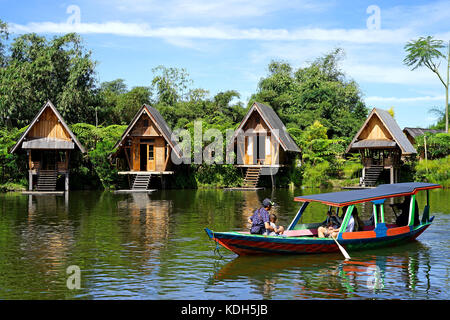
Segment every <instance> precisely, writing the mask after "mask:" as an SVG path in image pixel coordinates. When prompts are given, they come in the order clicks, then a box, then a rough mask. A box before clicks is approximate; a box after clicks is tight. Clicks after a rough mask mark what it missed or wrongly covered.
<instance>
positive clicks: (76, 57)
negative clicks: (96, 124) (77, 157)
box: [0, 32, 98, 127]
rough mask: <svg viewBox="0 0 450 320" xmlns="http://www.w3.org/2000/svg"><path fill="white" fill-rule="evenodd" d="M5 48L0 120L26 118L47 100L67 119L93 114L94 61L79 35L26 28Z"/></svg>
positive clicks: (12, 123)
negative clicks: (55, 34)
mask: <svg viewBox="0 0 450 320" xmlns="http://www.w3.org/2000/svg"><path fill="white" fill-rule="evenodd" d="M0 33H1V32H0ZM8 49H9V50H8V51H9V55H8V56H6V57H3V59H2V60H3V65H4V66H3V67H2V68H0V126H9V127H20V126H24V125H26V124H28V123H29V122H30V121H31V120H32V119H33V117H34V115H35V114H36V112H37V111H38V110H39V109H40V108H41V107H42V105H43V104H44V103H45V102H46V101H47V100H51V101H52V102H53V103H54V104H55V106H56V107H57V108H58V111H60V113H61V115H62V116H63V118H64V119H65V120H66V121H67V122H69V123H74V122H86V121H89V120H91V119H93V117H94V110H95V106H96V105H97V103H98V100H97V99H96V95H95V74H94V67H95V62H94V61H93V60H92V59H91V53H90V52H89V51H86V50H85V49H84V47H83V45H82V41H81V38H80V37H79V36H78V35H76V34H74V33H69V34H66V35H64V36H60V37H54V38H53V39H51V40H47V39H46V38H45V37H41V36H38V35H37V34H34V33H32V34H24V35H21V36H19V37H17V38H15V39H14V40H13V41H12V43H11V45H10V46H9V48H8Z"/></svg>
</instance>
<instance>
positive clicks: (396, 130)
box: [346, 108, 417, 155]
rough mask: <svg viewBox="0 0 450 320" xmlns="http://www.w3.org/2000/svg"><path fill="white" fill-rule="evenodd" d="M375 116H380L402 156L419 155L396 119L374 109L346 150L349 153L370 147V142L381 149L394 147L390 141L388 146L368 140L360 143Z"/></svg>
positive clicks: (385, 112)
mask: <svg viewBox="0 0 450 320" xmlns="http://www.w3.org/2000/svg"><path fill="white" fill-rule="evenodd" d="M375 115H376V116H378V118H379V119H380V120H381V122H382V124H383V125H384V127H385V128H386V130H388V132H389V133H390V135H391V136H392V139H393V140H394V142H395V143H396V144H397V146H398V147H399V148H400V150H401V151H402V154H404V155H409V154H414V153H417V151H416V149H414V146H413V145H412V144H411V142H409V140H408V138H407V137H406V135H405V134H404V133H403V131H402V130H401V129H400V127H399V126H398V124H397V122H396V121H395V120H394V118H392V116H391V115H390V114H389V112H387V111H386V110H383V109H377V108H373V109H372V111H371V112H370V114H369V116H368V117H367V119H366V121H365V122H364V124H363V125H362V126H361V128H360V129H359V131H358V133H357V134H356V135H355V137H354V138H353V140H352V142H351V143H350V145H349V146H348V148H347V150H346V152H347V153H348V152H350V150H352V149H353V148H364V147H370V141H373V142H374V143H375V144H378V145H377V146H379V147H390V146H392V143H389V141H386V145H382V141H381V140H370V139H366V140H360V141H358V138H359V136H360V135H361V133H362V131H363V130H364V128H365V127H366V126H367V124H368V123H369V121H370V119H372V117H374V116H375ZM374 146H375V145H373V146H372V147H374Z"/></svg>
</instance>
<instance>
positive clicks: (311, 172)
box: [303, 160, 331, 187]
mask: <svg viewBox="0 0 450 320" xmlns="http://www.w3.org/2000/svg"><path fill="white" fill-rule="evenodd" d="M329 170H330V163H329V162H328V161H326V160H324V161H321V162H320V163H318V164H316V165H312V164H310V163H307V164H305V165H304V168H303V185H305V186H308V187H318V186H327V185H328V184H329V180H330V178H331V177H330V175H329Z"/></svg>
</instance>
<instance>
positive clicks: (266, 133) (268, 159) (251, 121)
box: [237, 110, 279, 165]
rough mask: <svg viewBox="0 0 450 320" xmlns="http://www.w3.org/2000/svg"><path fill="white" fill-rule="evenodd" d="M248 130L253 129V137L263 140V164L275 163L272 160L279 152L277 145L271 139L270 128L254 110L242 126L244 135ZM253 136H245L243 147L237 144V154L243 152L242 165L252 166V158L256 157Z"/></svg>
mask: <svg viewBox="0 0 450 320" xmlns="http://www.w3.org/2000/svg"><path fill="white" fill-rule="evenodd" d="M250 129H253V133H254V135H256V134H259V135H262V136H263V137H264V139H265V140H264V145H265V153H266V154H265V158H264V164H266V165H270V164H274V162H275V161H274V158H275V157H276V155H277V152H278V150H279V144H278V143H277V142H276V141H275V140H274V139H271V138H272V136H271V132H270V128H269V127H268V126H267V124H266V123H265V121H264V120H263V119H262V118H261V116H260V115H259V114H258V112H257V111H256V110H255V111H254V112H252V114H251V115H250V117H249V118H248V120H247V122H246V123H245V125H244V126H243V130H244V133H246V132H247V130H250ZM254 135H253V136H246V137H245V139H244V142H243V145H242V143H240V142H239V141H238V142H237V145H238V150H239V152H243V160H244V164H253V163H254V157H256V156H257V155H256V154H253V153H254V144H255V143H256V139H254ZM267 139H268V140H267Z"/></svg>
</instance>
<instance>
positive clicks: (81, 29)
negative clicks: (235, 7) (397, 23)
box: [9, 21, 410, 43]
mask: <svg viewBox="0 0 450 320" xmlns="http://www.w3.org/2000/svg"><path fill="white" fill-rule="evenodd" d="M9 27H10V30H11V32H13V33H26V32H37V33H67V32H77V33H81V34H89V33H96V34H112V35H119V36H133V37H154V38H177V39H181V38H191V39H192V38H194V39H219V40H261V41H275V40H276V41H298V40H317V41H341V42H352V43H399V42H404V41H405V39H408V38H409V37H410V31H409V30H407V29H398V30H367V29H321V28H302V29H294V30H287V29H263V28H249V29H239V28H234V27H230V26H217V25H211V26H207V27H157V28H153V27H151V26H150V25H149V24H146V23H142V24H138V23H126V22H121V21H112V22H105V23H78V24H68V23H54V22H31V23H28V24H26V25H20V24H15V23H10V24H9Z"/></svg>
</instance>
